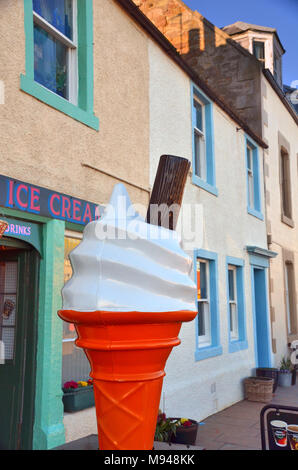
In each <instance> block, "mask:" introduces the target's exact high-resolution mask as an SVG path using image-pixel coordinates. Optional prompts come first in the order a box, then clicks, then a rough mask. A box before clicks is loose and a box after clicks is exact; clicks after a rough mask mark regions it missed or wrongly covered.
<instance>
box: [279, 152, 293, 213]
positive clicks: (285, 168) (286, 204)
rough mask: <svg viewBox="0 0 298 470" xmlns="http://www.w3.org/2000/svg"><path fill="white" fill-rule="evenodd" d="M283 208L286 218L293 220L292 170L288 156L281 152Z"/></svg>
mask: <svg viewBox="0 0 298 470" xmlns="http://www.w3.org/2000/svg"><path fill="white" fill-rule="evenodd" d="M281 179H282V181H281V184H282V206H283V212H284V215H285V216H286V217H289V218H291V217H292V214H291V191H290V168H289V156H288V154H286V153H284V152H281Z"/></svg>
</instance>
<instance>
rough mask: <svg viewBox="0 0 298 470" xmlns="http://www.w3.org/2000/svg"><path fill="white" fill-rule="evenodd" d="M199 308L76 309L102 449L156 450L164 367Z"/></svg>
mask: <svg viewBox="0 0 298 470" xmlns="http://www.w3.org/2000/svg"><path fill="white" fill-rule="evenodd" d="M195 315H196V312H192V311H179V312H162V313H160V312H152V313H151V312H103V311H96V312H76V311H72V310H61V311H60V312H59V316H60V317H61V318H62V319H63V320H65V321H68V322H71V323H74V324H75V326H76V330H77V333H78V339H77V341H76V344H77V346H80V347H82V348H83V349H84V350H85V353H86V355H87V357H88V359H89V362H90V365H91V374H90V376H91V377H93V379H94V394H95V405H96V415H97V425H98V436H99V448H100V449H101V450H151V449H152V448H153V441H154V433H155V427H156V421H157V415H158V408H159V403H160V396H161V390H162V382H163V377H164V375H165V372H164V368H165V364H166V361H167V358H168V356H169V354H170V353H171V350H172V348H173V347H174V346H177V345H178V344H179V343H180V340H179V338H178V334H179V331H180V328H181V323H182V322H183V321H191V320H193V318H194V317H195Z"/></svg>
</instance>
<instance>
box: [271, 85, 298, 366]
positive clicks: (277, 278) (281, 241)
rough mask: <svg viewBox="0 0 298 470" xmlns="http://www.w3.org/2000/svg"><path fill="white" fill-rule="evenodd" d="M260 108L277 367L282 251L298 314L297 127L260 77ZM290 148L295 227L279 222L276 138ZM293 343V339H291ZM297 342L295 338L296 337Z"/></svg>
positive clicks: (282, 337)
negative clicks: (290, 264) (288, 261)
mask: <svg viewBox="0 0 298 470" xmlns="http://www.w3.org/2000/svg"><path fill="white" fill-rule="evenodd" d="M262 91H263V92H262V94H263V108H264V110H265V112H266V116H267V119H266V120H264V122H263V132H264V138H265V139H266V141H268V144H269V149H268V151H266V153H265V161H266V190H267V197H266V199H267V226H268V233H270V234H271V236H272V245H271V246H270V249H271V250H273V251H275V252H276V253H278V256H277V257H276V258H275V259H273V260H272V261H271V263H270V290H271V292H270V295H271V307H272V320H273V323H272V333H273V338H274V340H275V341H276V354H275V355H274V360H275V366H276V367H278V366H279V365H280V360H281V358H282V356H283V355H287V354H289V350H288V346H287V345H288V335H287V319H286V302H285V279H284V260H283V249H286V250H289V251H291V252H292V253H293V255H294V268H295V281H296V311H297V314H298V304H297V302H298V127H297V124H296V123H295V121H294V119H293V117H292V116H291V115H290V113H289V112H288V110H287V108H286V107H285V106H284V104H283V103H282V102H281V100H280V98H279V97H278V96H277V94H276V92H275V91H274V90H273V89H272V87H271V86H270V84H269V83H268V82H267V80H266V79H265V77H263V82H262ZM279 133H281V134H282V136H283V137H284V138H285V139H286V141H287V142H288V144H289V147H290V152H289V159H290V179H291V196H292V219H293V222H294V227H291V226H289V225H287V224H285V223H283V222H282V221H281V191H280V148H279V142H278V134H279ZM292 339H293V340H294V339H295V338H292ZM296 339H298V335H296Z"/></svg>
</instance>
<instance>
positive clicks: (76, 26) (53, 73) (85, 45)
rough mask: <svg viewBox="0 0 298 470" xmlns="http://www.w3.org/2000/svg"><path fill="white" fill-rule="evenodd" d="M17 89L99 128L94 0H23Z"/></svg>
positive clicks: (88, 124)
mask: <svg viewBox="0 0 298 470" xmlns="http://www.w3.org/2000/svg"><path fill="white" fill-rule="evenodd" d="M23 1H24V13H25V35H26V75H21V89H22V90H23V91H25V92H26V93H29V94H30V95H32V96H34V97H35V98H37V99H39V100H40V101H43V102H45V103H46V104H48V105H49V106H52V107H54V108H56V109H57V110H59V111H61V112H63V113H65V114H67V115H68V116H71V117H72V118H74V119H76V120H78V121H80V122H83V123H84V124H86V125H87V126H89V127H91V128H93V129H96V130H98V128H99V121H98V118H97V117H95V116H94V113H93V1H92V0H23Z"/></svg>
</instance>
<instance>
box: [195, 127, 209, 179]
mask: <svg viewBox="0 0 298 470" xmlns="http://www.w3.org/2000/svg"><path fill="white" fill-rule="evenodd" d="M195 167H196V168H195V172H196V175H197V176H199V177H200V178H202V179H203V180H206V178H207V177H206V153H205V139H204V137H203V136H200V135H198V134H197V133H196V134H195Z"/></svg>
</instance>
